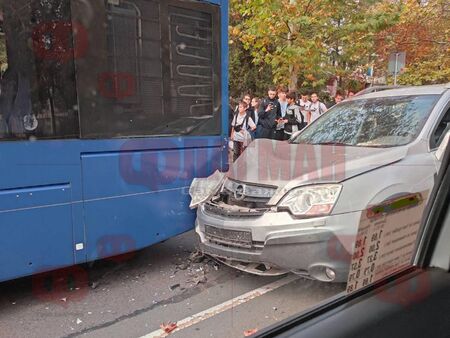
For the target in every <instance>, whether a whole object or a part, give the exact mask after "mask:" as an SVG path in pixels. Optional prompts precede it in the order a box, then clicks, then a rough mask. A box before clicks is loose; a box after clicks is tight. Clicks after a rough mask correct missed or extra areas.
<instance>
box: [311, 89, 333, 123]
mask: <svg viewBox="0 0 450 338" xmlns="http://www.w3.org/2000/svg"><path fill="white" fill-rule="evenodd" d="M327 110H328V108H327V106H325V104H324V103H322V102H320V101H319V96H318V95H317V93H312V94H311V104H310V105H309V109H308V121H307V122H308V124H310V123H312V122H314V121H315V120H317V119H318V118H319V117H320V115H322V114H324V113H326V112H327Z"/></svg>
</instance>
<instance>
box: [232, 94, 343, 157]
mask: <svg viewBox="0 0 450 338" xmlns="http://www.w3.org/2000/svg"><path fill="white" fill-rule="evenodd" d="M343 99H344V95H343V93H342V92H340V91H338V92H337V93H336V95H335V97H334V104H337V103H339V102H341V101H342V100H343ZM327 110H328V108H327V106H326V105H325V104H324V103H323V102H321V101H320V100H319V96H318V94H317V92H311V93H308V92H307V91H302V92H300V95H297V93H295V92H288V91H287V89H286V87H284V86H280V87H278V88H275V87H270V88H269V89H268V91H267V97H265V98H263V99H260V98H258V97H253V98H252V97H251V95H250V94H245V95H244V97H243V98H242V99H241V100H240V101H239V104H238V105H237V107H236V108H235V109H234V110H233V109H231V110H230V129H231V134H230V140H231V142H232V149H233V161H235V160H236V159H237V158H238V157H239V156H240V155H241V154H242V152H243V151H244V149H245V147H247V145H248V144H249V143H250V142H251V141H252V140H253V139H255V138H267V139H275V140H279V141H283V140H288V139H289V138H290V137H291V135H292V134H293V133H295V132H297V131H299V130H302V129H303V128H305V127H306V126H307V125H308V124H310V123H312V122H314V121H315V120H316V119H318V118H319V117H320V116H321V115H322V114H324V113H325V112H326V111H327Z"/></svg>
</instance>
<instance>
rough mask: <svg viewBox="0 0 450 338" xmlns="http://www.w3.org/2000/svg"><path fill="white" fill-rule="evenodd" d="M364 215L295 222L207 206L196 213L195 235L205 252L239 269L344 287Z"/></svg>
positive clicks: (270, 214) (269, 214)
mask: <svg viewBox="0 0 450 338" xmlns="http://www.w3.org/2000/svg"><path fill="white" fill-rule="evenodd" d="M219 210H221V212H219ZM239 210H240V211H239ZM360 215H361V213H360V212H355V213H348V214H342V215H334V216H326V217H320V218H310V219H295V218H293V217H292V216H291V215H290V214H289V212H277V211H275V210H270V209H268V210H266V211H259V212H258V211H254V213H253V214H252V213H248V212H245V210H242V209H236V208H234V207H229V206H227V205H220V204H219V205H217V204H216V203H213V202H206V203H203V204H201V205H200V206H199V208H198V211H197V221H196V233H197V234H198V236H199V238H200V247H201V249H202V251H203V252H204V253H206V254H209V255H211V256H213V257H215V258H218V259H219V260H221V261H222V262H223V263H225V264H227V265H229V266H232V267H234V268H236V269H239V270H243V271H246V272H250V273H254V274H258V275H279V274H283V273H287V272H294V273H296V274H299V275H302V276H305V277H311V278H314V279H318V280H321V281H334V282H344V281H346V280H347V276H348V270H349V264H350V258H351V254H350V252H349V251H348V249H346V248H345V246H347V248H348V247H349V242H350V241H351V242H353V240H354V235H351V234H352V233H353V234H356V229H355V231H351V230H350V231H349V229H351V228H353V227H354V226H355V225H357V224H358V223H359V218H360ZM345 244H347V245H345ZM350 246H351V244H350Z"/></svg>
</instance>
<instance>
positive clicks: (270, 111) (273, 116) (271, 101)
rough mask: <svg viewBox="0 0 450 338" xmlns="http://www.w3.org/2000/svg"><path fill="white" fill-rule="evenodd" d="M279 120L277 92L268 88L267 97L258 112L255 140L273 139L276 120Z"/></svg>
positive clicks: (279, 108)
mask: <svg viewBox="0 0 450 338" xmlns="http://www.w3.org/2000/svg"><path fill="white" fill-rule="evenodd" d="M280 118H281V107H280V103H279V102H278V98H277V91H276V89H275V88H274V87H270V88H269V90H268V92H267V97H266V98H265V99H264V100H262V102H261V104H260V106H259V110H258V126H257V129H256V138H269V139H274V138H275V130H276V127H277V124H278V119H280Z"/></svg>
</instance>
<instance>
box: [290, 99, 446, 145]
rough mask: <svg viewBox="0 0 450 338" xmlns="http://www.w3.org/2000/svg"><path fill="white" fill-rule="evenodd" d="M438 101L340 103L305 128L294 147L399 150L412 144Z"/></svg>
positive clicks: (389, 100) (398, 100)
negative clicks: (329, 144) (332, 144)
mask: <svg viewBox="0 0 450 338" xmlns="http://www.w3.org/2000/svg"><path fill="white" fill-rule="evenodd" d="M437 99H438V96H435V95H425V96H404V97H396V98H391V97H388V98H376V99H361V100H355V101H349V102H343V103H341V104H339V105H337V106H336V107H334V108H333V109H331V110H330V111H329V112H328V113H327V114H324V116H323V117H321V118H320V119H318V120H317V122H315V123H314V124H312V125H311V126H310V127H308V128H307V129H306V130H305V131H304V132H303V133H301V134H300V135H299V136H298V137H297V138H296V139H295V140H294V142H295V143H310V144H315V143H326V142H335V143H336V142H337V143H343V144H347V145H352V146H373V147H376V146H399V145H404V144H408V143H410V142H411V141H413V140H414V139H415V138H416V137H417V135H418V134H419V132H420V131H421V129H422V127H423V125H424V124H425V122H426V121H427V118H428V116H429V114H430V112H431V110H432V108H433V106H434V104H435V103H436V101H437Z"/></svg>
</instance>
